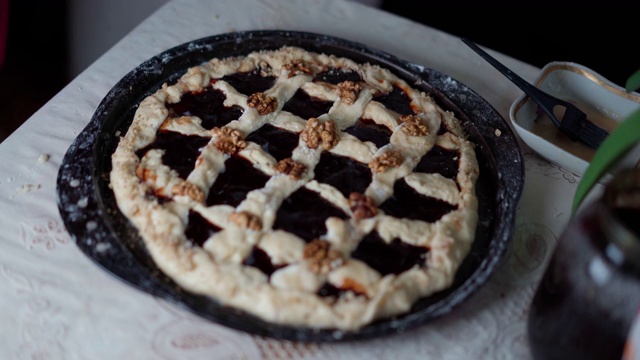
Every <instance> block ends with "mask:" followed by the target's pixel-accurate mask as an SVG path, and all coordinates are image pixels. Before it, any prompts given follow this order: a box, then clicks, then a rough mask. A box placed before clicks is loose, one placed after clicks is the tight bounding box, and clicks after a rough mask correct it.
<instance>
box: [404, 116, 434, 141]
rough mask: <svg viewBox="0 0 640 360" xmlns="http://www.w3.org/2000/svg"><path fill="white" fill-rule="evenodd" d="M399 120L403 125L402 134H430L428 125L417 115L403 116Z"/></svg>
mask: <svg viewBox="0 0 640 360" xmlns="http://www.w3.org/2000/svg"><path fill="white" fill-rule="evenodd" d="M398 120H399V121H400V122H401V123H402V128H401V129H402V132H404V133H405V134H407V135H409V136H425V135H427V134H429V129H428V128H427V125H426V124H425V123H424V121H422V119H421V118H420V117H418V116H416V115H403V116H400V118H399V119H398Z"/></svg>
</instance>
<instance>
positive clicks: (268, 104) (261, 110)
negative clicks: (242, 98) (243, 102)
mask: <svg viewBox="0 0 640 360" xmlns="http://www.w3.org/2000/svg"><path fill="white" fill-rule="evenodd" d="M247 105H249V107H251V108H255V109H256V110H258V114H260V115H267V114H270V113H272V112H274V111H276V109H277V108H278V99H276V98H274V97H273V96H267V95H265V94H264V93H261V92H258V93H254V94H251V95H250V96H249V98H248V99H247Z"/></svg>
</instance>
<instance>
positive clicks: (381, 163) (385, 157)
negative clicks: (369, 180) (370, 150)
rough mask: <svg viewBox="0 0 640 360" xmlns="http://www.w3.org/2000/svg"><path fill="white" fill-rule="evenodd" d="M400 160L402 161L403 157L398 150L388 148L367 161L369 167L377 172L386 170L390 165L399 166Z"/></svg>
mask: <svg viewBox="0 0 640 360" xmlns="http://www.w3.org/2000/svg"><path fill="white" fill-rule="evenodd" d="M402 161H403V158H402V154H401V153H400V151H398V150H389V151H386V152H384V153H382V155H380V156H378V157H376V158H374V159H373V160H371V162H370V163H369V167H370V168H371V169H372V170H373V171H374V172H377V173H379V172H384V171H386V170H387V169H388V168H390V167H397V166H400V164H402Z"/></svg>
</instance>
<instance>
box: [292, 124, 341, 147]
mask: <svg viewBox="0 0 640 360" xmlns="http://www.w3.org/2000/svg"><path fill="white" fill-rule="evenodd" d="M300 136H301V137H302V140H304V142H306V143H307V146H308V147H310V148H312V149H317V148H318V146H319V145H320V144H322V147H323V148H324V149H325V150H331V149H332V148H333V147H334V146H336V145H338V141H340V139H339V135H338V126H337V125H336V122H335V121H333V120H327V121H325V122H322V123H321V122H320V121H319V120H318V119H316V118H310V119H309V120H308V121H307V124H306V125H305V127H304V130H302V134H301V135H300Z"/></svg>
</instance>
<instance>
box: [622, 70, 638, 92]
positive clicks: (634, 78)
mask: <svg viewBox="0 0 640 360" xmlns="http://www.w3.org/2000/svg"><path fill="white" fill-rule="evenodd" d="M625 88H626V90H627V91H628V92H632V91H635V90H637V89H639V88H640V70H638V71H636V72H635V73H634V74H633V75H631V77H629V78H628V79H627V84H626V85H625Z"/></svg>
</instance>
